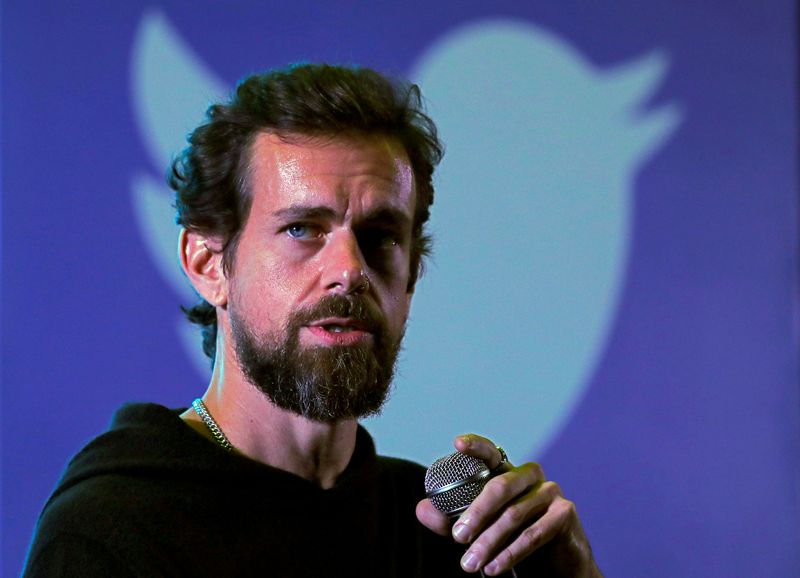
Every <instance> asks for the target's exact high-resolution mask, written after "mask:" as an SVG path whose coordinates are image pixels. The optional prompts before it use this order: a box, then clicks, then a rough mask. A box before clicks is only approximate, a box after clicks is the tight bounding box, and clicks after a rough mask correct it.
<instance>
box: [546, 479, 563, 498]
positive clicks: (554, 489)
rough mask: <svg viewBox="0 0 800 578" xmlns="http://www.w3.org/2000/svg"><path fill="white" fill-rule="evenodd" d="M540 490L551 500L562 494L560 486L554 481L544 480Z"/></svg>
mask: <svg viewBox="0 0 800 578" xmlns="http://www.w3.org/2000/svg"><path fill="white" fill-rule="evenodd" d="M542 490H543V491H544V492H545V493H546V494H547V495H548V496H549V497H550V499H551V500H555V499H556V498H560V497H561V496H563V494H562V493H561V486H559V485H558V484H557V483H555V482H545V483H544V484H542Z"/></svg>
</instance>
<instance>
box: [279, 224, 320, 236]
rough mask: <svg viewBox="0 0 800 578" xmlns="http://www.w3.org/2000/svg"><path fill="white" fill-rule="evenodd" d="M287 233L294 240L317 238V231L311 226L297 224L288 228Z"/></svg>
mask: <svg viewBox="0 0 800 578" xmlns="http://www.w3.org/2000/svg"><path fill="white" fill-rule="evenodd" d="M286 233H287V234H288V235H289V236H290V237H291V238H292V239H308V238H309V237H314V236H316V231H315V230H314V228H313V227H311V226H310V225H303V224H295V225H289V226H288V227H286Z"/></svg>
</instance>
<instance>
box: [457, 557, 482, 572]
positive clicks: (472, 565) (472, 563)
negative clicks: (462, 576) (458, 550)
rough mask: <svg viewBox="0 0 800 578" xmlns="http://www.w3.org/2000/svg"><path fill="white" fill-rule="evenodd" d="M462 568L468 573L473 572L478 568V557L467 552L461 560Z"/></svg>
mask: <svg viewBox="0 0 800 578" xmlns="http://www.w3.org/2000/svg"><path fill="white" fill-rule="evenodd" d="M461 567H462V568H463V569H464V570H466V571H467V572H472V571H474V570H477V568H478V556H477V554H475V552H467V553H466V554H464V557H463V558H461Z"/></svg>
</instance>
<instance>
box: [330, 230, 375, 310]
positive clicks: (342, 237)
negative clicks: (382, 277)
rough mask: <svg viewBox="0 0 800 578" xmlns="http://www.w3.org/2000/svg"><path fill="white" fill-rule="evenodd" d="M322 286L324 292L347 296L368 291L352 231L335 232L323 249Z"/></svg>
mask: <svg viewBox="0 0 800 578" xmlns="http://www.w3.org/2000/svg"><path fill="white" fill-rule="evenodd" d="M323 259H324V263H323V268H324V269H323V272H322V286H323V289H324V290H325V291H326V292H329V293H338V294H342V295H348V294H351V293H363V292H366V291H367V290H368V289H369V278H368V277H367V273H366V269H367V266H366V263H365V261H364V255H363V254H362V253H361V248H360V247H359V246H358V239H357V238H356V236H355V235H354V234H353V233H352V231H337V232H336V233H334V234H333V235H332V237H331V238H330V240H329V241H328V244H327V246H326V247H325V253H324V256H323Z"/></svg>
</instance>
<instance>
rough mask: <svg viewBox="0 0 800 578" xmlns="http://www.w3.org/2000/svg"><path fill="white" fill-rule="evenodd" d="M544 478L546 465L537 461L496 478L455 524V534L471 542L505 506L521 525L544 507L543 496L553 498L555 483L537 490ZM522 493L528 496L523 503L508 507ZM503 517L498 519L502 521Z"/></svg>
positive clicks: (509, 514) (465, 541) (512, 517)
mask: <svg viewBox="0 0 800 578" xmlns="http://www.w3.org/2000/svg"><path fill="white" fill-rule="evenodd" d="M544 481H545V478H544V472H542V468H541V467H539V465H538V464H534V463H528V464H523V465H522V466H519V467H517V468H512V469H511V470H509V471H508V472H506V473H504V474H502V475H500V476H497V477H496V478H492V479H491V480H489V481H488V482H487V483H486V486H485V487H484V488H483V491H482V492H481V493H480V495H478V497H477V498H475V500H474V501H473V502H472V504H470V506H469V508H467V510H466V511H465V512H464V513H463V514H462V515H461V517H460V518H459V519H458V521H457V522H456V523H455V525H454V526H453V537H454V538H455V540H456V541H457V542H461V543H462V544H466V543H468V542H471V541H472V540H473V539H475V538H476V537H477V536H478V534H479V533H480V532H481V531H483V529H484V528H485V527H486V526H488V525H489V523H491V522H493V521H494V520H495V519H496V518H497V517H498V515H500V512H501V511H502V510H503V509H504V508H506V512H504V515H507V516H508V517H509V518H510V520H509V519H508V518H507V519H506V521H511V522H517V525H519V523H521V522H522V521H525V520H528V519H530V516H532V515H535V514H536V513H537V512H538V511H540V510H541V509H542V507H543V505H544V504H545V502H543V501H542V500H547V499H548V498H549V499H551V500H552V497H550V488H551V487H552V486H555V484H551V485H550V486H548V489H546V490H545V491H544V492H539V491H537V490H539V487H540V486H541V484H542V483H543V482H544ZM556 488H557V486H556ZM559 491H560V490H559ZM522 495H526V497H527V499H526V500H524V503H523V504H522V505H514V504H512V505H511V506H509V507H506V506H508V505H509V503H510V502H511V501H512V500H515V499H516V498H518V497H519V496H522ZM518 518H519V519H518ZM500 521H501V520H499V519H498V522H500ZM495 523H497V522H495Z"/></svg>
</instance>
